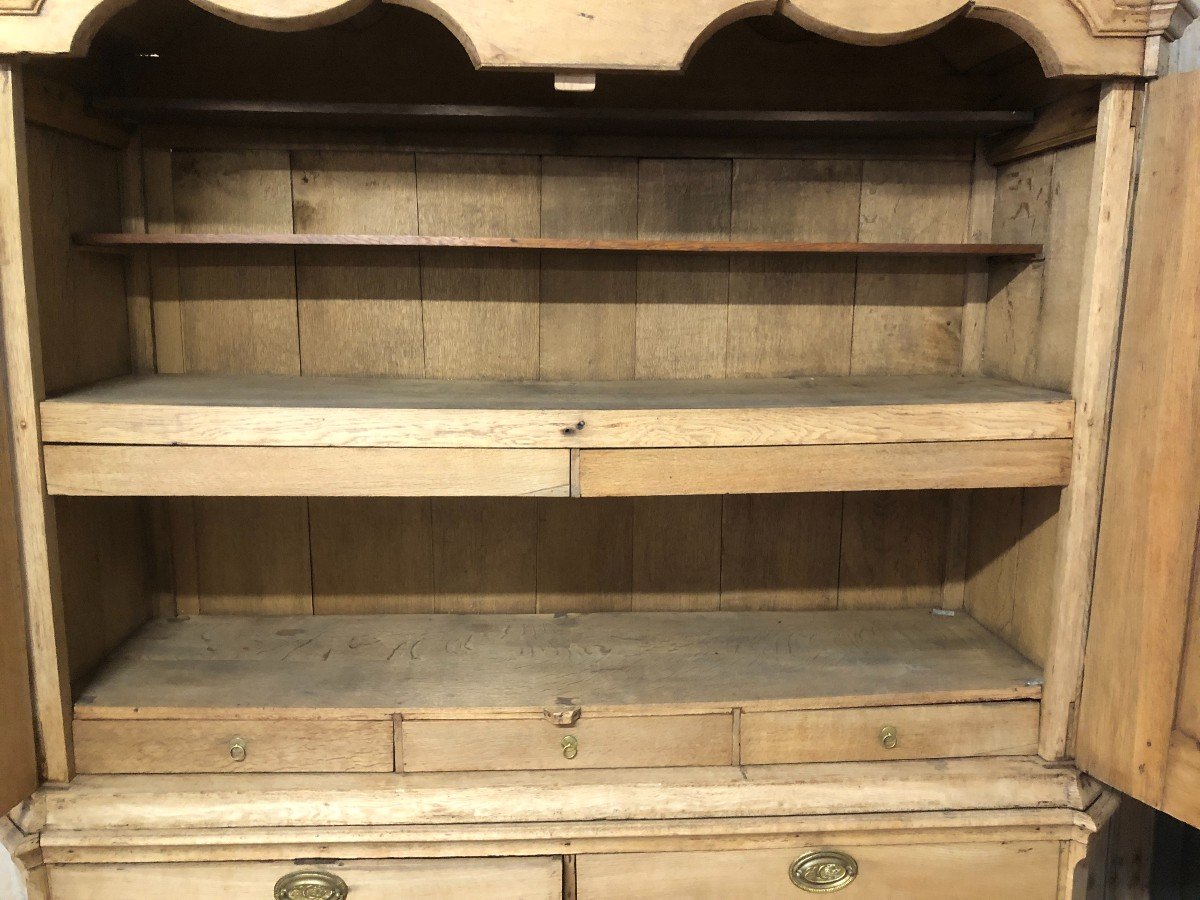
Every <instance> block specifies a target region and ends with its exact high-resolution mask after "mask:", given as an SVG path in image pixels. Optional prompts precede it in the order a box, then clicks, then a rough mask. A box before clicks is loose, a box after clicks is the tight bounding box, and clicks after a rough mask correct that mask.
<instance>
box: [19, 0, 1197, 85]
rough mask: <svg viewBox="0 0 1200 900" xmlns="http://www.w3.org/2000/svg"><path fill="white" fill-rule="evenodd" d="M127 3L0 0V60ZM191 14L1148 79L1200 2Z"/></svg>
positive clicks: (512, 55)
mask: <svg viewBox="0 0 1200 900" xmlns="http://www.w3.org/2000/svg"><path fill="white" fill-rule="evenodd" d="M132 2H134V0H0V54H16V53H30V54H77V55H78V54H82V53H84V52H86V50H87V46H88V44H89V43H90V41H91V39H92V38H93V37H94V36H95V34H96V32H97V31H98V30H99V28H100V27H101V26H102V25H103V24H104V22H106V21H108V19H109V18H111V17H112V16H113V15H114V14H115V13H117V12H118V11H119V10H121V9H122V8H124V7H126V6H128V5H130V4H131V3H132ZM151 2H152V0H151ZM191 2H193V3H195V4H197V5H198V6H201V7H202V8H204V9H206V10H209V11H210V12H213V13H215V14H216V15H219V16H223V17H224V18H226V19H230V20H232V21H234V22H238V23H241V24H243V25H248V26H252V27H256V28H266V29H271V30H275V31H295V30H301V29H306V28H315V27H318V26H321V25H329V24H332V23H335V22H340V21H342V20H344V19H346V18H347V17H349V16H351V15H354V14H355V13H357V12H359V11H361V10H363V9H365V8H366V7H367V6H369V5H371V4H372V3H375V2H390V3H395V4H397V5H401V6H409V7H412V8H414V9H417V10H420V11H421V12H424V13H426V14H428V15H430V16H432V17H434V18H436V19H437V20H438V21H440V22H442V23H443V24H444V25H445V26H446V27H447V28H448V29H449V30H450V31H451V32H452V33H453V34H454V35H455V36H456V37H457V38H458V40H459V41H460V42H461V43H462V45H463V46H464V48H465V49H466V52H467V53H468V55H469V56H470V58H471V60H472V61H473V62H474V63H475V65H476V66H478V67H481V68H489V69H492V68H499V69H530V70H552V71H566V70H585V71H610V70H622V69H626V70H641V71H678V70H679V69H681V68H682V67H683V66H684V65H685V64H686V63H687V61H688V59H689V58H690V57H691V56H692V54H693V53H694V52H695V50H696V49H697V48H698V47H699V46H701V45H702V44H703V43H704V41H705V40H707V39H708V38H709V37H710V36H711V35H712V34H713V33H714V32H716V31H718V30H719V29H721V28H723V27H725V26H726V25H728V24H730V23H731V22H734V21H736V20H738V19H741V18H746V17H748V16H755V15H765V14H770V13H774V12H778V13H780V14H782V15H784V16H787V17H788V18H790V19H792V20H794V21H796V22H797V23H799V24H800V25H801V26H803V27H805V28H807V29H810V30H812V31H814V32H816V33H818V34H822V35H825V36H827V37H830V38H833V39H835V40H840V41H848V42H851V43H856V44H868V45H881V44H895V43H900V42H903V41H907V40H912V39H914V38H917V37H920V36H922V35H926V34H929V33H930V32H933V31H936V30H937V29H938V28H941V27H942V26H944V25H945V24H946V23H947V22H949V21H951V20H953V19H955V18H957V17H960V16H968V17H973V18H980V19H986V20H989V21H993V22H997V23H999V24H1001V25H1003V26H1005V27H1007V28H1009V29H1011V30H1012V31H1014V32H1015V33H1017V34H1018V35H1020V36H1021V37H1022V38H1023V39H1024V40H1025V41H1026V42H1027V43H1029V44H1030V46H1031V47H1033V49H1034V51H1035V52H1036V53H1037V54H1038V57H1039V58H1040V59H1041V61H1042V65H1043V67H1044V68H1045V70H1046V72H1047V74H1049V75H1093V76H1105V75H1107V76H1119V75H1141V74H1144V66H1145V59H1146V55H1147V54H1146V39H1147V36H1154V37H1157V36H1158V35H1161V34H1163V33H1164V32H1166V33H1167V35H1168V36H1171V29H1172V28H1176V29H1177V28H1178V23H1179V22H1180V21H1181V19H1188V20H1190V14H1193V13H1194V11H1195V8H1196V0H905V2H899V0H895V2H891V0H880V2H874V3H866V2H863V0H687V2H680V0H191ZM39 4H40V5H39ZM1181 10H1182V11H1185V12H1188V13H1189V15H1181ZM1172 23H1174V24H1172ZM547 36H549V37H547Z"/></svg>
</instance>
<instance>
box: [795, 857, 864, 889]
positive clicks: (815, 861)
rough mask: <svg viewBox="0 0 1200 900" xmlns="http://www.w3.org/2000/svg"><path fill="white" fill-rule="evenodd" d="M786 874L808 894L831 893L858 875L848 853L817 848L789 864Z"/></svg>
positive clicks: (853, 861)
mask: <svg viewBox="0 0 1200 900" xmlns="http://www.w3.org/2000/svg"><path fill="white" fill-rule="evenodd" d="M788 876H789V877H790V878H791V879H792V884H794V885H795V886H796V887H798V888H800V890H802V891H808V892H809V893H810V894H832V893H834V892H835V891H840V890H841V889H842V888H844V887H847V886H848V885H849V884H850V882H852V881H853V880H854V879H855V878H857V877H858V863H857V862H856V861H855V859H854V857H853V856H851V855H850V854H848V853H842V852H840V851H838V850H817V851H815V852H813V853H806V854H804V855H803V856H801V857H800V858H799V859H797V860H796V861H795V862H793V863H792V864H791V866H790V867H789V868H788Z"/></svg>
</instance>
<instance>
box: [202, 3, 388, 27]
mask: <svg viewBox="0 0 1200 900" xmlns="http://www.w3.org/2000/svg"><path fill="white" fill-rule="evenodd" d="M192 2H193V3H194V4H196V5H197V6H199V7H200V8H201V9H207V10H208V11H209V12H211V13H214V14H215V15H218V16H220V17H221V18H223V19H228V20H229V21H230V22H237V23H238V24H239V25H249V26H250V27H251V28H263V29H266V30H268V31H306V30H307V29H309V28H319V27H321V26H322V25H333V24H335V23H337V22H341V21H343V20H345V19H348V18H350V17H351V16H352V15H354V14H355V13H360V12H362V11H363V10H364V9H366V8H367V7H368V6H370V5H371V4H372V2H374V0H287V2H286V3H282V2H278V0H277V2H273V3H272V2H263V0H192Z"/></svg>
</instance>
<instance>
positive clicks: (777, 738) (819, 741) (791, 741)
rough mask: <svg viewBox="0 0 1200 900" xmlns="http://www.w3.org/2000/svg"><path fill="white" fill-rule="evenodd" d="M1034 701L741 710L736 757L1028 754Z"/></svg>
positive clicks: (759, 760) (751, 760)
mask: <svg viewBox="0 0 1200 900" xmlns="http://www.w3.org/2000/svg"><path fill="white" fill-rule="evenodd" d="M1039 706H1040V704H1038V703H1036V702H1033V701H1006V702H1002V703H948V704H942V705H939V706H888V707H878V708H870V707H865V708H857V709H806V710H791V711H787V712H760V713H744V714H743V715H742V737H741V741H742V762H743V763H744V764H746V765H755V764H767V763H805V762H866V761H871V760H885V759H946V758H950V757H962V756H1026V755H1033V754H1035V753H1037V743H1038V709H1039Z"/></svg>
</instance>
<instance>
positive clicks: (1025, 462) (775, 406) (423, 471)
mask: <svg viewBox="0 0 1200 900" xmlns="http://www.w3.org/2000/svg"><path fill="white" fill-rule="evenodd" d="M1074 414H1075V405H1074V401H1072V400H1071V398H1070V397H1069V396H1067V395H1065V394H1062V393H1058V392H1054V391H1048V390H1043V389H1039V388H1032V387H1028V386H1024V385H1020V384H1015V383H1012V382H1007V381H1001V380H996V379H988V378H968V377H960V376H926V375H917V376H874V377H832V376H831V377H811V378H778V379H738V380H708V381H612V382H586V383H583V382H579V383H564V382H489V381H435V380H405V379H389V378H342V377H300V376H245V375H147V376H131V377H126V378H119V379H116V380H113V381H108V382H103V383H101V384H98V385H94V386H91V387H87V388H84V389H81V390H78V391H74V392H72V393H69V394H65V395H63V396H60V397H56V398H52V399H49V400H46V401H44V402H43V403H42V406H41V416H42V423H41V424H42V437H43V441H44V442H45V464H46V475H47V487H48V490H49V492H50V493H51V494H65V495H85V496H86V495H102V496H103V495H107V496H114V495H149V496H157V495H196V496H203V495H217V496H292V495H300V496H304V495H311V496H427V495H428V496H470V495H482V496H577V497H578V496H583V497H589V496H633V495H670V494H725V493H791V492H810V491H843V490H850V491H855V490H895V489H939V488H945V489H950V488H974V487H1024V486H1048V485H1062V484H1065V483H1066V482H1067V480H1068V478H1069V474H1070V457H1071V435H1072V431H1073V422H1074Z"/></svg>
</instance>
